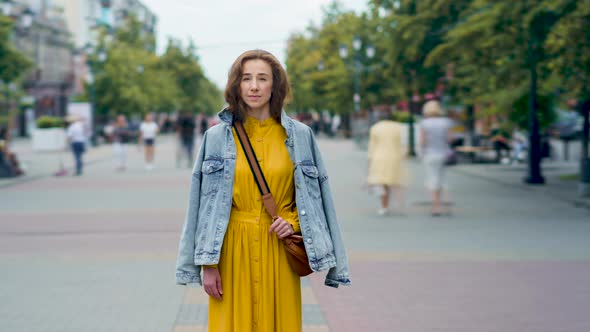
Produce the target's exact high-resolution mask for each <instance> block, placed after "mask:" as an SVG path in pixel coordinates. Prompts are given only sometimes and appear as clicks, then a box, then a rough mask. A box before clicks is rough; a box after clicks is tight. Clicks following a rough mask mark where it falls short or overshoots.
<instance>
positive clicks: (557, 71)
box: [542, 0, 590, 196]
mask: <svg viewBox="0 0 590 332" xmlns="http://www.w3.org/2000/svg"><path fill="white" fill-rule="evenodd" d="M542 8H543V9H545V10H550V11H553V12H557V13H559V16H560V18H559V20H558V21H557V22H556V23H555V26H554V27H553V29H551V31H550V32H549V33H548V37H547V40H546V44H545V46H546V47H547V52H548V53H549V55H550V56H551V58H550V59H549V60H548V67H549V69H550V70H551V72H552V74H554V75H556V76H557V77H558V81H559V82H560V85H561V87H562V88H563V89H564V91H565V94H566V96H568V97H571V98H575V99H577V100H578V104H579V111H580V112H581V113H582V116H583V117H584V126H583V128H584V129H583V137H582V160H581V163H580V186H579V188H580V189H579V192H580V194H581V195H584V196H587V195H590V158H589V156H588V136H589V135H590V123H589V122H590V120H589V117H590V2H588V1H574V0H561V1H548V0H546V1H543V2H542Z"/></svg>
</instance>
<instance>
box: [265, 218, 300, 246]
mask: <svg viewBox="0 0 590 332" xmlns="http://www.w3.org/2000/svg"><path fill="white" fill-rule="evenodd" d="M268 232H269V233H270V234H272V233H273V232H274V233H276V234H277V237H278V238H279V239H281V240H282V239H284V238H286V237H287V236H289V235H293V234H295V231H294V230H293V226H291V224H289V223H288V222H287V221H285V219H283V218H281V217H278V218H277V219H275V221H274V222H273V223H272V225H271V226H270V229H269V231H268Z"/></svg>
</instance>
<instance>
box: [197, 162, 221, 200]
mask: <svg viewBox="0 0 590 332" xmlns="http://www.w3.org/2000/svg"><path fill="white" fill-rule="evenodd" d="M201 174H202V177H203V179H202V181H201V195H202V196H208V195H211V194H214V193H216V192H217V191H218V190H219V187H221V183H222V180H223V160H217V159H212V160H205V161H203V167H202V168H201Z"/></svg>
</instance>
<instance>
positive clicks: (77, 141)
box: [66, 115, 86, 176]
mask: <svg viewBox="0 0 590 332" xmlns="http://www.w3.org/2000/svg"><path fill="white" fill-rule="evenodd" d="M67 120H68V122H70V125H69V126H68V129H67V132H66V136H67V137H68V140H69V141H70V146H71V148H72V153H73V154H74V160H75V161H76V175H77V176H80V175H82V168H83V165H84V162H83V160H82V155H83V154H84V152H85V151H86V148H85V147H86V131H85V130H84V123H83V122H82V119H81V118H80V117H78V116H75V115H72V116H69V117H68V119H67Z"/></svg>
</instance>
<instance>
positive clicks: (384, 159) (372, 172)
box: [367, 120, 408, 186]
mask: <svg viewBox="0 0 590 332" xmlns="http://www.w3.org/2000/svg"><path fill="white" fill-rule="evenodd" d="M402 132H403V127H402V125H401V124H400V123H397V122H394V121H389V120H382V121H379V122H377V123H376V124H374V125H373V127H371V130H370V132H369V175H368V180H367V182H368V183H369V184H370V185H379V184H383V185H389V186H399V185H406V184H407V180H408V171H407V169H406V165H405V162H404V154H405V151H404V150H405V147H404V145H403V144H402Z"/></svg>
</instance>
